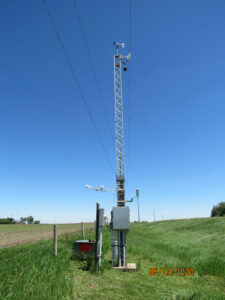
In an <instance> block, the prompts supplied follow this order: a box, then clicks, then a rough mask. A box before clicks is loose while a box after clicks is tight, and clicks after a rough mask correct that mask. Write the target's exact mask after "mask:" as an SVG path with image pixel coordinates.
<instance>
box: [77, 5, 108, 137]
mask: <svg viewBox="0 0 225 300" xmlns="http://www.w3.org/2000/svg"><path fill="white" fill-rule="evenodd" d="M73 6H74V9H75V13H76V16H77V19H78V22H79V25H80V30H81V33H82V36H83V40H84V44H85V47H86V50H87V54H88V57H89V60H90V64H91V69H92V73H93V76H94V79H95V83H96V86H97V90H98V94H99V99H100V103H101V106H102V108H103V111H104V115H105V120H106V123H107V125H108V128H109V131H110V135H111V137H112V140H113V143H114V137H113V133H112V129H111V126H110V122H109V119H108V115H107V112H106V108H105V105H104V100H103V96H102V91H101V89H100V86H99V83H98V79H97V74H96V71H95V66H94V62H93V59H92V56H91V52H90V49H89V46H88V42H87V38H86V34H85V30H84V27H83V24H82V22H81V17H80V13H79V10H78V7H77V4H76V0H73Z"/></svg>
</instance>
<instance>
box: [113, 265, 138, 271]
mask: <svg viewBox="0 0 225 300" xmlns="http://www.w3.org/2000/svg"><path fill="white" fill-rule="evenodd" d="M113 269H114V270H118V271H123V272H136V271H137V268H136V264H127V265H126V266H121V267H114V268H113Z"/></svg>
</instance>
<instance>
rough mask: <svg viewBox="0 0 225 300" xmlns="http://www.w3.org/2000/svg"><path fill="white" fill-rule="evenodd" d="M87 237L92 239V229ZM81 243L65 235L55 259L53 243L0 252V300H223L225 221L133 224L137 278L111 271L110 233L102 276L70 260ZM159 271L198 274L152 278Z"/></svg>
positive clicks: (130, 249)
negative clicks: (76, 244) (74, 245)
mask: <svg viewBox="0 0 225 300" xmlns="http://www.w3.org/2000/svg"><path fill="white" fill-rule="evenodd" d="M86 235H87V237H88V238H93V237H94V233H93V231H91V230H90V231H89V233H87V234H86ZM78 238H80V233H75V234H66V235H64V236H62V237H61V238H60V239H59V249H58V253H59V254H58V257H57V258H54V257H53V256H52V241H50V240H48V241H42V242H38V243H35V244H31V245H29V244H27V245H25V246H16V247H10V248H7V249H2V250H1V251H0V282H1V284H0V299H225V218H206V219H189V220H174V221H162V222H155V223H141V224H138V223H135V224H132V227H131V230H130V233H129V235H128V241H127V242H128V249H127V250H128V262H136V264H137V266H138V272H136V273H123V272H119V271H115V270H112V269H111V267H110V263H109V260H110V255H111V254H110V248H111V247H110V232H109V231H108V230H107V229H105V231H104V245H103V248H104V253H105V257H104V260H103V265H104V267H103V270H102V272H103V273H102V274H101V275H98V274H95V273H92V272H90V270H89V271H87V270H85V269H84V268H83V267H84V265H83V264H82V263H81V262H78V261H74V260H71V248H72V243H73V241H74V240H75V239H78ZM15 255H18V256H17V257H16V258H14V259H11V258H12V257H13V256H15ZM6 259H8V261H5V260H6ZM10 259H11V260H10ZM156 267H157V268H158V269H159V268H165V267H166V268H171V269H173V268H186V267H192V268H194V271H195V272H194V276H162V275H160V276H151V277H150V276H149V268H156Z"/></svg>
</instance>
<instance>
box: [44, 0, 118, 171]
mask: <svg viewBox="0 0 225 300" xmlns="http://www.w3.org/2000/svg"><path fill="white" fill-rule="evenodd" d="M42 2H43V4H44V7H45V10H46V12H47V15H48V17H49V20H50V22H51V24H52V27H53V29H54V31H55V34H56V37H57V39H58V42H59V45H60V47H61V49H62V52H63V54H64V56H65V59H66V63H67V65H68V67H69V69H70V71H71V73H72V76H73V80H74V83H75V85H76V87H77V89H78V91H79V93H80V96H81V99H82V101H83V103H84V106H85V108H86V110H87V113H88V116H89V118H90V120H91V123H92V125H93V127H94V129H95V133H96V135H97V137H98V140H99V142H100V145H101V147H102V149H103V152H104V154H105V156H106V159H107V161H108V163H109V165H110V167H111V169H112V171H113V173H115V172H114V169H113V167H112V164H111V161H110V159H109V156H108V153H107V151H106V148H105V145H104V143H103V140H102V138H101V135H100V133H99V131H98V128H97V126H96V124H95V121H94V118H93V115H92V113H91V110H90V108H89V106H88V103H87V101H86V98H85V96H84V94H83V91H82V89H81V86H80V84H79V81H78V79H77V76H76V74H75V72H74V69H73V66H72V63H71V61H70V59H69V56H68V54H67V52H66V49H65V47H64V45H63V42H62V39H61V37H60V35H59V32H58V30H57V28H56V25H55V22H54V20H53V17H52V15H51V13H50V11H49V9H48V6H47V3H46V0H42Z"/></svg>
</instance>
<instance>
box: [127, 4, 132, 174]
mask: <svg viewBox="0 0 225 300" xmlns="http://www.w3.org/2000/svg"><path fill="white" fill-rule="evenodd" d="M131 52H132V0H129V53H131ZM129 68H130V70H129V77H128V126H127V127H128V133H127V136H128V140H127V149H128V150H127V174H129V162H130V131H131V117H130V115H131V61H130V64H129Z"/></svg>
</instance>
